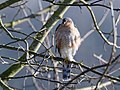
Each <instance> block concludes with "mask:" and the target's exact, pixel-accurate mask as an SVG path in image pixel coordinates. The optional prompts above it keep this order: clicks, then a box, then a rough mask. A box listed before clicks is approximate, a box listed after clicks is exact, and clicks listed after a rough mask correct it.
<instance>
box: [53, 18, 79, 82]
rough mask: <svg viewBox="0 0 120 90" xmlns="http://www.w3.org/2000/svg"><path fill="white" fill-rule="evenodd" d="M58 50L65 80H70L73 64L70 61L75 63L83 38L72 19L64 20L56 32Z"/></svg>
mask: <svg viewBox="0 0 120 90" xmlns="http://www.w3.org/2000/svg"><path fill="white" fill-rule="evenodd" d="M55 39H56V48H57V49H58V52H59V54H60V56H61V57H62V58H64V59H65V61H64V62H63V80H64V81H68V80H70V71H71V70H70V68H71V64H70V63H69V62H68V61H74V59H73V57H74V55H75V54H76V51H77V50H78V48H79V46H80V44H81V38H80V33H79V31H78V29H77V28H76V27H75V25H74V22H73V21H72V19H71V18H68V17H67V18H64V19H63V20H62V23H61V24H60V25H59V26H58V27H57V28H56V31H55Z"/></svg>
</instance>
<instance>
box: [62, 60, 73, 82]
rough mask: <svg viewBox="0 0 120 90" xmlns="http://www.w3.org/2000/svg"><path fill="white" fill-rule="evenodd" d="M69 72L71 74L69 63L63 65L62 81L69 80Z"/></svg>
mask: <svg viewBox="0 0 120 90" xmlns="http://www.w3.org/2000/svg"><path fill="white" fill-rule="evenodd" d="M70 72H71V64H70V63H66V62H64V63H63V80H64V81H69V80H70V79H71V78H70Z"/></svg>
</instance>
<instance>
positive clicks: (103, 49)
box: [0, 0, 120, 90]
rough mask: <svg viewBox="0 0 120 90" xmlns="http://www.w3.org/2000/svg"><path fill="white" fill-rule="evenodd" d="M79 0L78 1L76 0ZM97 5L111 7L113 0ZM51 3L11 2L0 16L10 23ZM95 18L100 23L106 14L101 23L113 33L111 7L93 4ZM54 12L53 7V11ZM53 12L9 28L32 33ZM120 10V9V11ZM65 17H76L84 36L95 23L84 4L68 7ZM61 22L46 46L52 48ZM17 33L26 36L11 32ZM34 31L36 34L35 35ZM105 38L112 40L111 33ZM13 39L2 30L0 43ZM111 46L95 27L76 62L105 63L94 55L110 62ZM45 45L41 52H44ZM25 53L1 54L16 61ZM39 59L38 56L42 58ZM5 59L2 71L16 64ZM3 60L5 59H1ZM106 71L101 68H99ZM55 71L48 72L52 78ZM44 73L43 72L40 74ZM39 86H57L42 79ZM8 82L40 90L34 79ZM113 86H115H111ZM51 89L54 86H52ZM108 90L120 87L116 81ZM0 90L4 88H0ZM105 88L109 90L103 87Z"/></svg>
mask: <svg viewBox="0 0 120 90" xmlns="http://www.w3.org/2000/svg"><path fill="white" fill-rule="evenodd" d="M5 1H7V0H0V3H3V2H5ZM58 1H59V0H55V3H57V2H58ZM76 1H79V0H76ZM95 1H97V0H90V1H88V3H93V2H95ZM98 1H99V2H97V3H96V4H101V5H106V6H109V7H110V4H109V2H110V0H98ZM112 1H113V7H114V8H116V9H118V8H120V1H119V0H112ZM49 5H52V4H51V3H49V2H47V1H42V0H23V1H21V2H18V3H16V4H13V5H11V6H10V7H7V8H5V9H2V10H0V15H1V16H2V20H3V23H4V24H6V23H9V22H12V21H14V20H18V19H20V18H24V17H27V16H29V15H31V14H36V13H37V12H39V11H41V10H43V9H44V8H46V7H48V6H49ZM91 8H92V10H93V12H94V14H95V16H96V19H97V23H99V22H100V21H101V20H102V18H103V17H105V15H106V17H105V19H104V21H103V22H102V24H101V25H100V29H101V31H103V32H104V33H110V32H111V31H112V29H113V26H112V25H113V24H112V16H111V10H110V9H108V8H105V7H102V6H91ZM55 10H56V9H55ZM53 11H54V10H53ZM53 11H49V12H47V13H44V14H42V15H40V16H37V17H36V18H32V19H30V20H28V21H26V22H23V23H21V24H18V25H16V26H14V27H12V28H11V27H8V30H16V31H20V32H23V33H26V34H30V33H32V32H37V31H39V30H40V28H41V27H42V26H43V24H44V23H45V22H46V21H47V19H48V18H49V17H50V16H51V15H52V14H53ZM119 11H120V10H119ZM119 11H115V10H114V14H115V19H116V20H117V17H118V16H119V14H120V13H119ZM64 17H70V18H71V19H73V21H74V23H75V25H76V27H77V28H78V29H79V32H80V34H81V37H84V36H85V35H86V34H87V33H88V32H89V31H91V30H93V27H94V24H93V20H92V18H91V15H90V13H89V11H88V9H87V8H86V7H85V6H80V7H79V6H72V7H70V8H69V10H68V11H67V12H66V13H65V15H64ZM60 23H61V20H60V21H59V22H58V23H57V24H56V25H55V26H54V28H53V29H52V30H51V32H50V33H49V36H48V37H47V38H46V40H45V42H44V45H46V46H47V47H50V46H51V45H52V35H53V34H54V32H55V29H56V27H57V26H58V25H59V24H60ZM119 29H120V23H118V24H117V35H118V36H120V30H119ZM12 33H13V35H14V36H16V37H19V38H23V37H25V36H24V35H21V34H19V33H15V32H12ZM34 35H35V34H33V36H34ZM104 35H105V36H106V37H109V39H108V40H109V41H113V40H112V36H109V34H104ZM27 41H28V43H29V45H30V44H31V42H32V41H33V40H32V39H28V40H27ZM10 42H12V40H11V39H10V38H9V37H8V35H7V34H6V33H5V32H4V31H3V30H2V29H0V44H1V45H3V44H9V43H10ZM11 45H13V46H17V47H20V48H21V47H22V48H25V44H24V43H23V42H18V43H13V44H11ZM117 45H118V46H119V45H120V38H119V37H118V38H117ZM111 50H112V46H110V45H108V44H106V43H105V42H104V40H103V39H102V38H101V36H100V35H99V34H98V32H97V31H96V30H94V31H93V32H92V33H91V34H90V35H89V36H88V37H87V38H86V39H85V40H84V41H83V42H82V44H81V46H80V48H79V50H78V52H77V53H76V55H75V57H74V59H75V60H76V61H77V62H83V63H84V64H85V65H87V66H89V67H92V66H96V65H100V64H103V63H104V62H102V63H101V62H100V60H99V59H98V58H96V57H95V56H99V57H100V56H101V57H102V58H103V59H104V60H105V62H108V61H109V58H110V55H111ZM44 51H45V48H44V47H43V46H42V47H41V48H40V49H39V51H38V53H41V52H44ZM52 52H53V53H54V54H55V55H56V56H59V54H58V53H55V46H54V47H52ZM118 54H120V49H118V48H117V49H116V53H115V55H114V57H115V56H117V55H118ZM22 55H23V53H22V52H18V51H13V50H8V49H4V48H0V56H7V57H11V58H15V59H16V60H17V59H18V58H19V57H20V56H22ZM39 59H40V58H37V60H39ZM3 60H4V61H6V62H8V64H3V63H1V64H0V73H2V72H3V71H5V70H7V68H8V67H9V66H10V65H11V64H13V63H14V61H10V60H8V59H3ZM1 62H2V59H1ZM119 68H120V65H119V63H118V64H116V65H115V66H114V68H113V69H112V70H111V71H110V72H112V71H114V70H116V69H119ZM29 69H30V68H27V67H25V68H24V69H23V70H22V71H20V72H19V73H18V74H17V75H16V76H22V75H28V74H29V73H30V71H29ZM100 71H101V72H103V71H102V70H100ZM88 74H90V75H93V76H94V74H93V73H88ZM46 75H47V73H46ZM51 75H52V74H51V73H49V76H48V77H52V76H51ZM112 75H113V76H119V75H120V72H119V70H118V71H117V72H115V73H113V74H112ZM41 76H42V75H41ZM37 82H38V86H39V87H41V88H39V90H44V89H45V90H48V89H49V90H52V89H53V87H54V83H48V82H47V81H44V80H40V81H38V80H37ZM8 83H9V85H10V86H11V87H14V88H17V90H38V89H37V88H36V87H37V86H35V84H34V83H35V81H34V80H33V79H32V78H21V79H12V80H10V81H9V82H8ZM95 84H96V81H95V80H93V82H92V81H91V82H90V83H89V82H83V83H80V84H77V86H76V87H77V88H82V87H86V86H90V85H95ZM111 87H112V88H111ZM50 88H51V89H50ZM107 88H108V90H119V88H120V85H119V84H114V85H113V86H112V85H110V86H108V87H107ZM0 90H2V89H1V88H0ZM102 90H107V89H105V88H103V89H102Z"/></svg>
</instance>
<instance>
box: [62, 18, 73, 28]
mask: <svg viewBox="0 0 120 90" xmlns="http://www.w3.org/2000/svg"><path fill="white" fill-rule="evenodd" d="M62 24H64V25H65V26H69V25H74V23H73V21H72V19H71V18H68V17H66V18H63V20H62Z"/></svg>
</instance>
